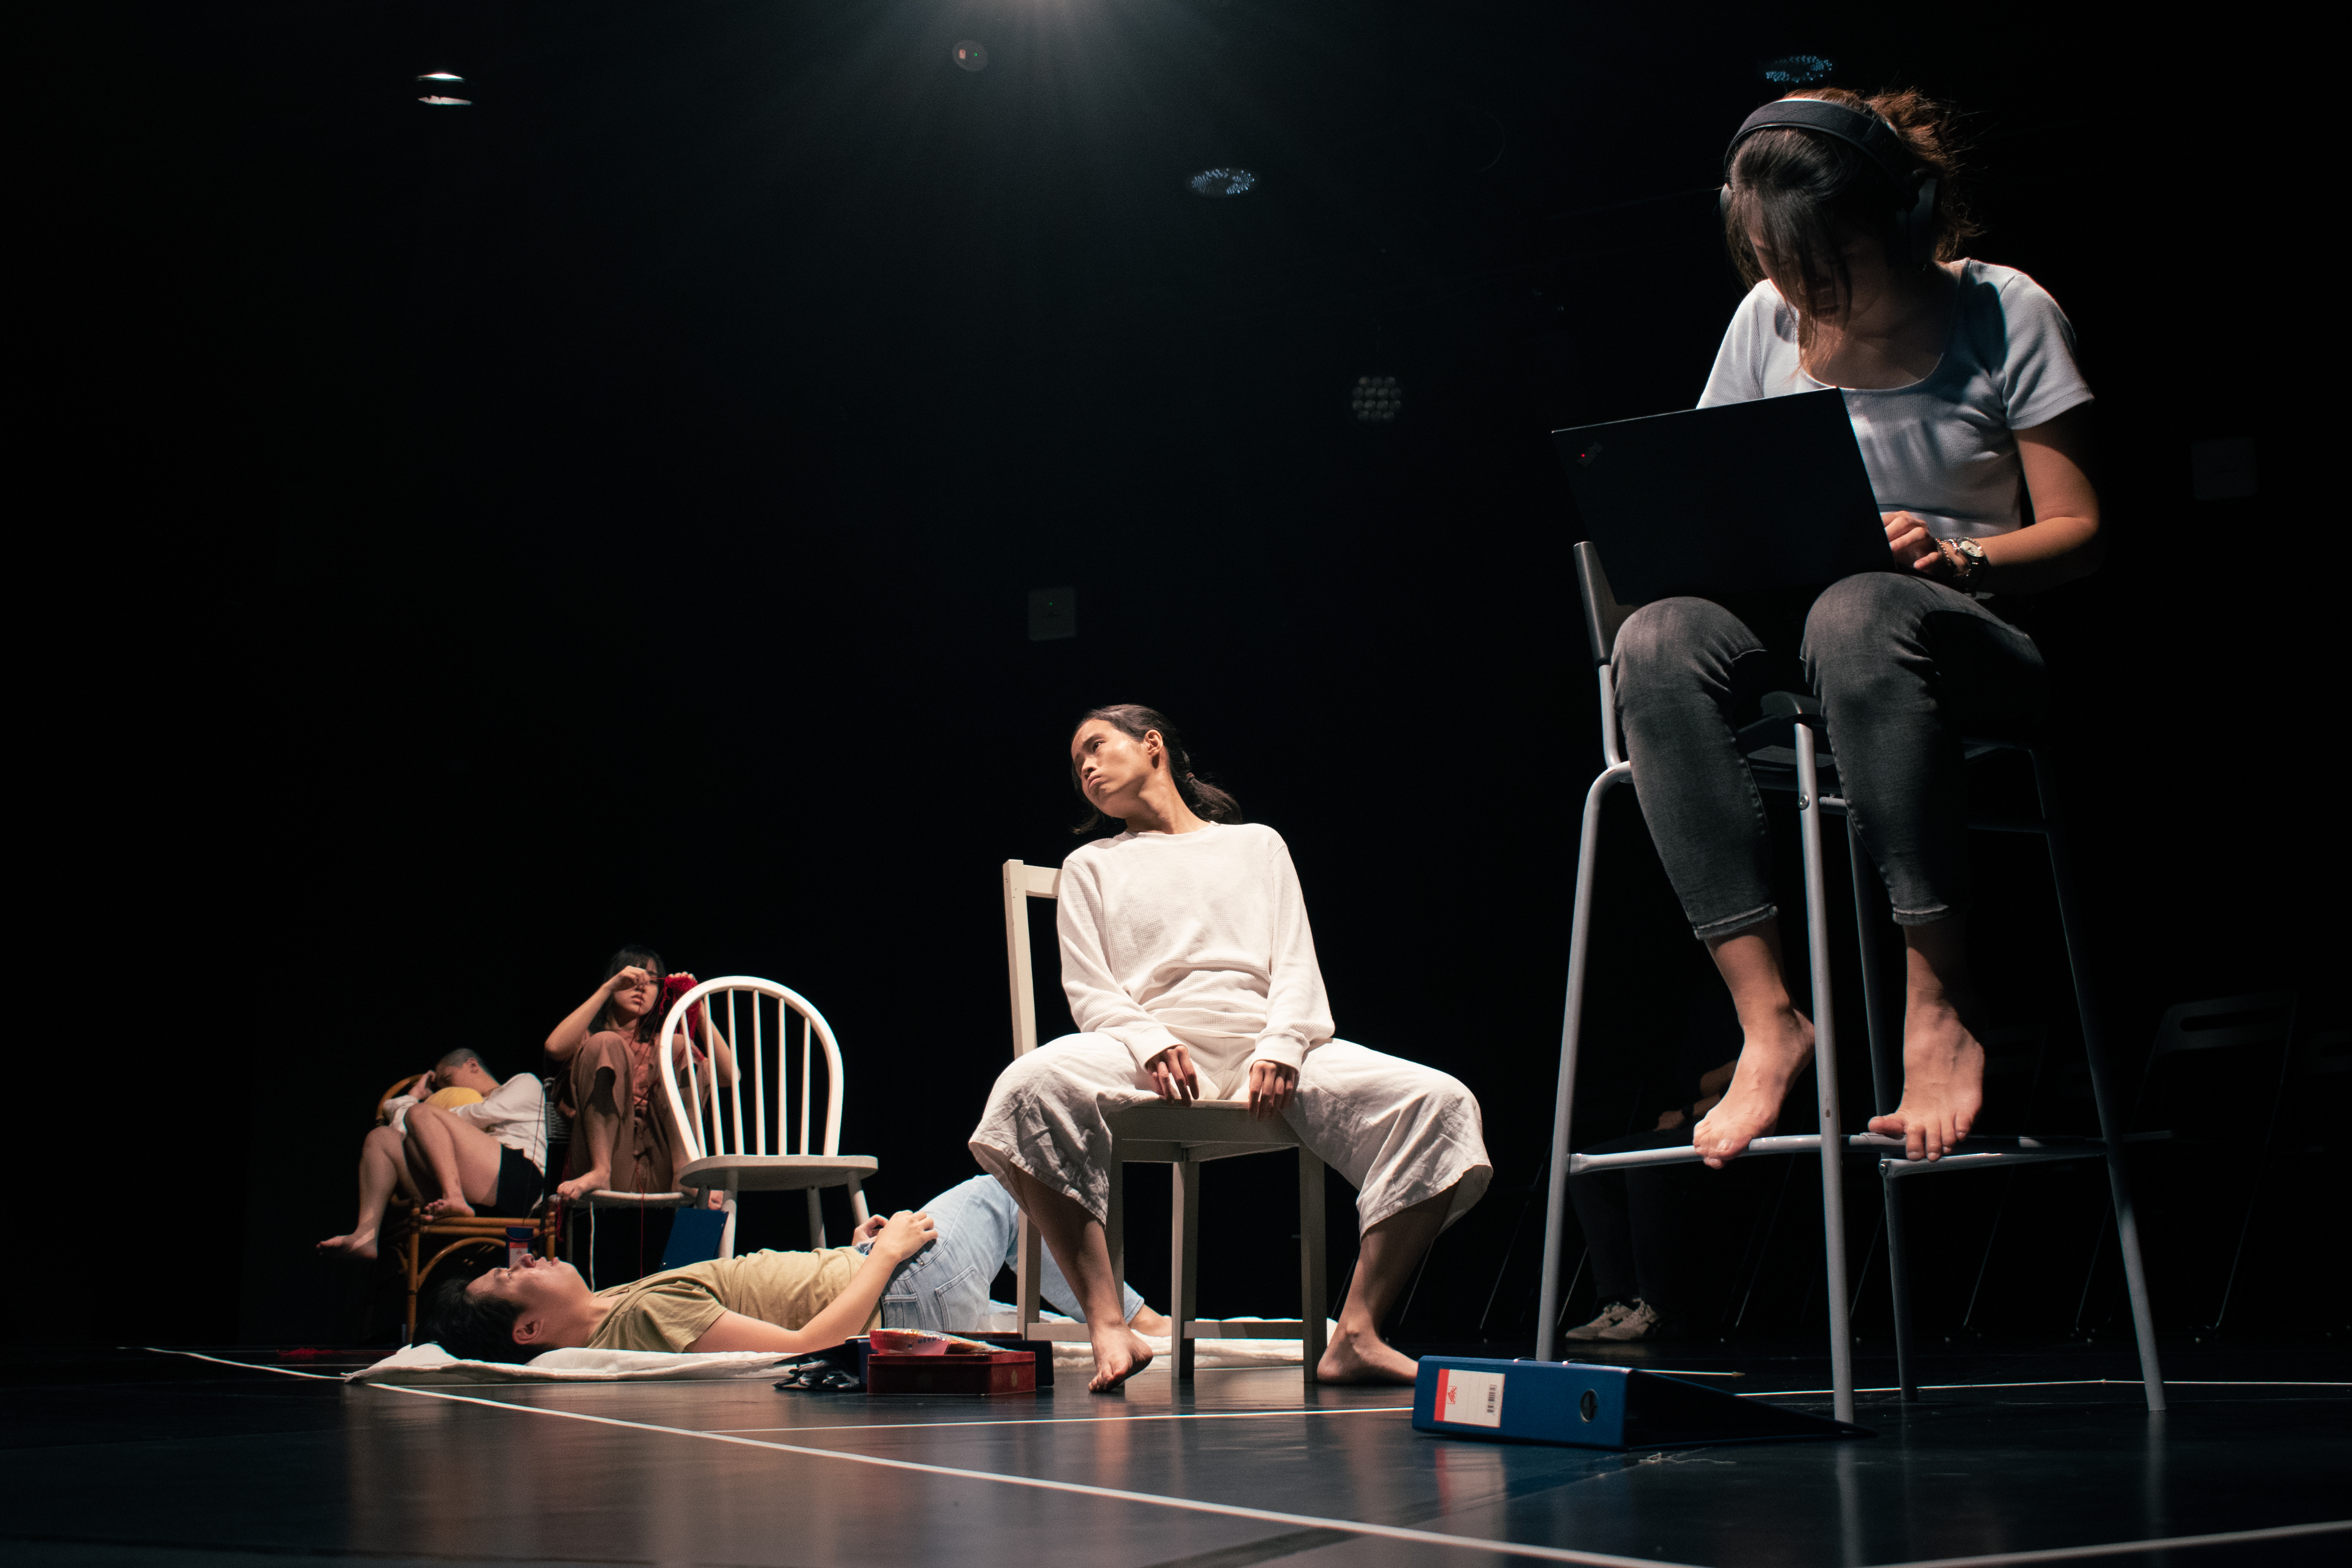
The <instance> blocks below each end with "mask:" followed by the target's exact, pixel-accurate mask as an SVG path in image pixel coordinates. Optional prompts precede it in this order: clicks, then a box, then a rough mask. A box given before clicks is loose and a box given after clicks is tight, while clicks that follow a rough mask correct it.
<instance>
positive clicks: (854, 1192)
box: [849, 1176, 874, 1225]
mask: <svg viewBox="0 0 2352 1568" xmlns="http://www.w3.org/2000/svg"><path fill="white" fill-rule="evenodd" d="M873 1217H874V1216H873V1215H871V1214H870V1213H868V1212H867V1211H866V1189H865V1188H864V1187H861V1186H859V1185H858V1184H857V1178H856V1177H855V1176H852V1177H850V1178H849V1218H850V1222H851V1223H852V1224H854V1225H864V1224H865V1223H866V1221H867V1220H869V1219H871V1218H873Z"/></svg>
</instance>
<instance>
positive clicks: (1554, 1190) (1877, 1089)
mask: <svg viewBox="0 0 2352 1568" xmlns="http://www.w3.org/2000/svg"><path fill="white" fill-rule="evenodd" d="M1575 555H1576V573H1577V585H1578V589H1579V591H1580V598H1581V601H1582V604H1583V608H1584V620H1585V631H1586V634H1587V637H1588V640H1589V644H1590V647H1591V655H1592V661H1593V664H1594V666H1595V667H1596V668H1597V669H1598V671H1599V675H1600V685H1601V754H1602V756H1603V758H1604V759H1605V763H1606V765H1605V766H1604V767H1603V768H1602V769H1601V773H1600V774H1599V775H1598V776H1597V777H1595V778H1594V779H1593V781H1592V784H1591V788H1590V789H1589V790H1588V791H1587V792H1586V794H1585V798H1584V820H1583V826H1582V831H1581V833H1580V837H1579V839H1578V846H1577V858H1576V896H1575V912H1574V916H1573V921H1572V924H1571V925H1570V936H1569V959H1568V1000H1567V1005H1566V1008H1565V1011H1564V1015H1563V1016H1562V1018H1561V1023H1560V1046H1559V1089H1558V1095H1557V1099H1556V1100H1555V1103H1554V1109H1553V1119H1552V1153H1551V1185H1550V1193H1549V1201H1548V1205H1547V1207H1546V1211H1545V1219H1544V1259H1543V1293H1542V1297H1541V1307H1540V1314H1541V1315H1540V1319H1539V1321H1538V1323H1537V1326H1536V1358H1537V1359H1538V1360H1539V1361H1550V1360H1552V1359H1554V1358H1555V1355H1556V1352H1557V1350H1558V1336H1559V1322H1558V1318H1559V1263H1560V1251H1561V1239H1562V1229H1563V1226H1564V1223H1565V1219H1566V1209H1567V1200H1568V1178H1569V1176H1570V1174H1572V1173H1577V1172H1581V1171H1591V1170H1612V1169H1622V1168H1624V1167H1628V1166H1634V1165H1663V1164H1675V1163H1687V1162H1694V1161H1696V1160H1697V1159H1698V1158H1699V1155H1698V1152H1697V1151H1696V1150H1695V1149H1692V1148H1689V1147H1684V1148H1680V1149H1659V1150H1633V1151H1628V1152H1624V1153H1615V1154H1598V1155H1590V1154H1572V1153H1571V1152H1570V1148H1569V1142H1570V1123H1571V1118H1572V1114H1573V1112H1574V1110H1575V1095H1576V1060H1577V1049H1578V1046H1579V1044H1580V1036H1581V1032H1582V1027H1583V1016H1584V994H1585V984H1586V961H1587V958H1588V955H1589V952H1590V947H1591V927H1592V887H1593V875H1594V868H1595V861H1596V859H1597V858H1598V851H1599V847H1600V827H1601V805H1602V804H1603V802H1604V801H1605V800H1606V798H1607V796H1608V795H1609V792H1610V791H1611V790H1612V789H1614V788H1615V787H1616V786H1617V785H1619V784H1624V783H1627V782H1628V781H1630V780H1631V779H1632V777H1633V763H1631V762H1629V761H1627V760H1626V755H1625V746H1624V742H1623V737H1622V734H1621V732H1620V731H1619V729H1618V724H1617V692H1616V674H1615V670H1614V669H1613V668H1612V664H1611V656H1612V653H1613V652H1614V651H1615V647H1616V642H1617V633H1618V630H1619V628H1620V627H1622V626H1623V625H1624V623H1625V621H1626V619H1627V617H1629V616H1631V615H1632V614H1633V610H1634V608H1635V607H1637V606H1631V605H1620V604H1619V603H1618V602H1617V601H1616V599H1615V597H1614V595H1612V594H1611V592H1610V589H1609V579H1608V577H1607V575H1606V574H1604V573H1603V571H1602V570H1601V556H1600V552H1598V551H1597V550H1596V549H1594V547H1593V546H1592V545H1591V543H1590V542H1586V543H1580V544H1579V545H1577V546H1576V551H1575ZM1776 699H1777V701H1776ZM1819 707H1820V705H1819V704H1818V703H1817V702H1815V701H1814V700H1812V699H1811V697H1810V696H1809V695H1801V694H1795V693H1773V694H1772V695H1771V696H1769V697H1767V698H1766V700H1765V712H1766V717H1765V718H1764V719H1762V720H1760V721H1758V722H1757V723H1753V724H1749V725H1747V726H1745V727H1744V728H1743V729H1742V730H1741V731H1740V732H1739V746H1740V750H1741V752H1742V754H1743V755H1746V756H1747V757H1748V758H1749V760H1750V765H1751V767H1753V766H1755V765H1756V763H1757V760H1758V753H1759V752H1765V751H1767V750H1768V749H1770V748H1774V747H1775V746H1776V745H1777V743H1778V742H1780V741H1782V740H1783V739H1784V738H1789V737H1792V738H1793V750H1794V756H1793V759H1792V760H1793V763H1794V774H1795V776H1794V779H1793V781H1781V780H1777V779H1774V778H1773V777H1771V775H1770V773H1768V772H1759V774H1758V780H1757V782H1758V784H1759V785H1760V786H1762V787H1765V788H1780V789H1786V788H1789V787H1790V786H1791V784H1793V787H1794V788H1795V790H1796V793H1797V817H1798V825H1799V829H1800V837H1801V842H1802V849H1803V858H1804V880H1805V946H1806V952H1807V955H1808V958H1809V959H1810V962H1811V979H1812V1005H1813V1082H1814V1086H1815V1089H1816V1092H1817V1099H1818V1106H1819V1128H1820V1130H1819V1131H1817V1132H1811V1133H1802V1134H1796V1135H1790V1136H1776V1137H1765V1138H1759V1139H1757V1140H1756V1141H1755V1142H1752V1143H1750V1144H1749V1145H1748V1152H1747V1153H1746V1154H1743V1155H1742V1156H1741V1158H1743V1159H1746V1158H1751V1157H1754V1156H1756V1155H1771V1154H1813V1155H1816V1156H1817V1157H1818V1158H1819V1159H1820V1161H1821V1166H1822V1227H1823V1242H1824V1245H1823V1247H1822V1252H1823V1258H1824V1263H1825V1268H1826V1271H1827V1274H1828V1287H1829V1289H1828V1295H1829V1312H1830V1368H1831V1383H1832V1388H1833V1390H1834V1400H1835V1408H1836V1412H1837V1416H1838V1419H1839V1420H1841V1421H1851V1420H1853V1332H1852V1329H1851V1326H1850V1312H1851V1301H1852V1298H1851V1297H1850V1295H1849V1294H1848V1291H1847V1286H1846V1237H1845V1193H1844V1186H1843V1172H1842V1169H1841V1160H1840V1157H1839V1156H1840V1155H1841V1153H1842V1152H1844V1151H1846V1150H1849V1149H1856V1150H1866V1151H1869V1152H1874V1153H1876V1154H1878V1155H1879V1160H1878V1173H1879V1179H1880V1188H1881V1192H1882V1194H1883V1196H1884V1200H1885V1215H1886V1237H1887V1274H1888V1279H1889V1284H1890V1287H1891V1289H1892V1291H1893V1294H1894V1303H1895V1364H1896V1373H1897V1381H1898V1382H1899V1383H1900V1384H1901V1385H1902V1392H1903V1397H1904V1398H1905V1399H1916V1398H1917V1397H1918V1396H1919V1395H1918V1384H1917V1380H1916V1373H1915V1371H1914V1369H1913V1365H1912V1362H1913V1357H1912V1344H1911V1312H1910V1291H1909V1279H1908V1271H1907V1259H1906V1247H1905V1238H1904V1233H1903V1221H1902V1206H1901V1202H1900V1194H1899V1189H1898V1188H1897V1187H1896V1185H1895V1183H1896V1181H1897V1179H1898V1178H1904V1177H1909V1176H1916V1175H1927V1174H1933V1173H1939V1172H1942V1173H1949V1172H1955V1171H1969V1170H1984V1169H1989V1168H1991V1167H1994V1166H2013V1165H2020V1164H2027V1163H2037V1162H2044V1161H2056V1160H2090V1159H2104V1160H2105V1162H2106V1166H2107V1182H2108V1193H2109V1196H2110V1198H2111V1200H2112V1202H2113V1204H2114V1207H2115V1215H2116V1230H2117V1234H2118V1237H2119V1238H2120V1242H2121V1249H2122V1253H2123V1259H2124V1276H2125V1283H2126V1289H2127V1290H2128V1292H2129V1294H2130V1298H2131V1310H2132V1326H2133V1329H2134V1331H2135V1332H2136V1334H2137V1340H2138V1345H2139V1362H2140V1374H2141V1379H2142V1381H2143V1383H2144V1384H2145V1385H2146V1389H2147V1407H2148V1409H2149V1410H2151V1411H2160V1410H2162V1409H2163V1408H2164V1407H2165V1398H2164V1383H2163V1377H2162V1373H2160V1371H2159V1370H2158V1363H2157V1348H2156V1327H2155V1321H2154V1319H2153V1316H2152V1314H2151V1312H2150V1310H2149V1306H2148V1297H2147V1275H2146V1272H2145V1270H2144V1269H2143V1268H2142V1267H2141V1261H2140V1247H2139V1230H2138V1226H2137V1221H2136V1219H2135V1217H2134V1213H2133V1209H2132V1202H2131V1192H2130V1186H2129V1183H2128V1180H2127V1178H2126V1173H2125V1171H2124V1161H2123V1146H2122V1143H2121V1135H2122V1131H2123V1121H2122V1117H2121V1113H2120V1106H2119V1105H2118V1103H2117V1101H2116V1097H2115V1094H2114V1091H2113V1089H2112V1087H2111V1086H2110V1084H2109V1081H2108V1079H2109V1074H2108V1071H2107V1062H2106V1052H2105V1040H2104V1037H2103V1034H2102V1031H2101V1028H2100V1022H2099V1016H2098V1011H2097V1008H2096V1005H2095V1001H2094V997H2093V993H2092V990H2091V987H2090V985H2089V983H2088V975H2087V973H2086V968H2085V965H2086V963H2087V960H2088V953H2087V951H2086V948H2085V945H2084V931H2083V925H2082V915H2081V910H2080V909H2079V907H2078V905H2079V900H2078V899H2077V897H2076V895H2075V891H2074V877H2073V864H2072V847H2071V845H2070V844H2069V843H2068V840H2067V838H2066V836H2065V832H2064V829H2063V823H2062V821H2061V818H2060V816H2059V814H2058V810H2057V801H2056V798H2055V795H2054V792H2053V788H2052V784H2051V777H2050V769H2049V763H2048V760H2047V759H2046V758H2045V757H2044V756H2043V755H2042V752H2041V751H2040V750H2039V749H2038V748H2036V747H2035V746H2034V745H2032V743H2030V742H2023V741H2018V740H2009V739H2001V740H1990V741H1976V740H1971V741H1969V742H1968V746H1967V750H1968V753H1969V756H1970V757H1971V758H1974V757H1976V756H1980V755H1984V754H1986V753H1988V752H1993V751H2021V752H2025V753H2026V755H2027V756H2028V757H2029V758H2030V759H2031V760H2032V763H2033V772H2034V783H2035V787H2036V793H2037V795H2038V796H2039V802H2040V805H2041V816H2039V817H2038V818H2033V819H2025V820H2018V819H1972V820H1971V821H1970V823H1969V826H1971V827H1976V828H1981V829H1985V830H1988V831H1991V832H2001V833H2032V834H2039V835H2041V836H2042V838H2043V840H2044V842H2045V843H2046V844H2047V845H2048V847H2049V850H2050V862H2051V872H2052V875H2053V879H2055V881H2056V884H2057V894H2058V918H2059V926H2060V929H2061V931H2062V932H2063V936H2064V940H2065V946H2066V961H2067V965H2068V969H2069V971H2070V973H2071V974H2072V976H2073V980H2074V1002H2075V1007H2076V1010H2077V1012H2078V1013H2079V1015H2080V1016H2081V1019H2082V1026H2083V1046H2084V1054H2085V1055H2086V1056H2087V1058H2089V1062H2090V1068H2091V1083H2092V1090H2093V1095H2094V1098H2095V1101H2096V1104H2097V1108H2098V1117H2099V1131H2100V1134H2101V1136H2100V1137H2098V1138H2095V1139H2087V1138H2063V1139H2061V1138H2025V1137H2017V1138H1995V1137H1970V1138H1968V1139H1966V1140H1964V1141H1963V1142H1962V1143H1961V1144H1960V1146H1959V1149H1958V1152H1954V1153H1949V1154H1947V1155H1945V1156H1944V1157H1943V1158H1942V1159H1941V1160H1937V1161H1927V1160H1918V1161H1913V1160H1906V1159H1905V1158H1903V1156H1902V1148H1903V1143H1902V1141H1901V1140H1900V1139H1894V1138H1885V1137H1879V1136H1876V1135H1874V1134H1871V1133H1867V1132H1865V1133H1861V1134H1856V1135H1853V1136H1844V1135H1842V1134H1841V1132H1840V1131H1839V1125H1838V1101H1837V1084H1838V1074H1837V1024H1836V1018H1835V1016H1834V1013H1835V1009H1834V1008H1833V1006H1832V1001H1831V994H1830V952H1829V912H1828V907H1827V900H1826V896H1825V894H1824V891H1823V887H1822V816H1823V815H1824V814H1828V813H1834V814H1835V815H1838V816H1845V817H1846V819H1847V820H1846V847H1847V853H1848V856H1849V857H1850V858H1851V860H1852V863H1853V884H1854V919H1855V922H1856V926H1857V928H1858V931H1859V932H1860V934H1861V937H1862V940H1863V942H1864V963H1863V965H1862V973H1863V1010H1864V1015H1865V1016H1866V1018H1867V1021H1868V1024H1869V1036H1870V1045H1871V1079H1872V1089H1873V1098H1874V1100H1876V1101H1877V1102H1878V1104H1879V1106H1880V1107H1881V1114H1884V1113H1885V1112H1886V1111H1889V1110H1893V1109H1894V1108H1895V1103H1896V1102H1897V1100H1898V1099H1899V1096H1900V1084H1901V1078H1900V1075H1899V1072H1897V1071H1896V1068H1897V1067H1898V1065H1899V1057H1898V1055H1897V1053H1896V1050H1895V1043H1894V1042H1893V1041H1890V1040H1888V1039H1887V1038H1886V1036H1885V1030H1884V1029H1883V1028H1882V1026H1881V1017H1880V1016H1881V1012H1882V1009H1881V1007H1880V1005H1879V997H1878V988H1879V984H1880V982H1879V977H1878V976H1877V974H1876V973H1875V970H1876V965H1875V964H1874V963H1872V962H1870V954H1871V952H1872V946H1871V942H1870V937H1871V935H1872V933H1873V932H1874V930H1875V926H1874V922H1873V921H1871V919H1870V916H1869V912H1868V909H1867V900H1866V896H1865V889H1867V888H1868V887H1869V886H1870V885H1871V884H1870V882H1869V879H1868V874H1867V873H1868V871H1869V868H1870V862H1869V858H1868V857H1867V856H1866V855H1865V854H1864V852H1863V848H1862V842H1861V839H1860V838H1859V837H1857V836H1856V834H1855V832H1854V828H1853V818H1852V816H1850V815H1849V814H1848V813H1847V811H1846V803H1845V802H1844V800H1843V799H1842V798H1839V797H1837V796H1833V795H1823V793H1822V775H1823V773H1824V771H1826V770H1831V769H1833V767H1834V762H1833V760H1832V759H1831V758H1830V757H1828V756H1826V755H1825V754H1823V753H1822V752H1821V751H1820V749H1819V741H1818V739H1817V736H1816V731H1817V730H1819V729H1820V728H1821V727H1822V720H1821V717H1820V712H1819ZM1769 765H1770V764H1769V761H1768V763H1767V766H1768V767H1769ZM1889 1151H1892V1152H1889Z"/></svg>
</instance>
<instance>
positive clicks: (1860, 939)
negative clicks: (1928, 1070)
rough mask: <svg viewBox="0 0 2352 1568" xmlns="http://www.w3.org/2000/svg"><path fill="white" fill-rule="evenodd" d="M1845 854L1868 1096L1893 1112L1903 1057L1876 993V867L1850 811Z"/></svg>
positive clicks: (1880, 978) (1879, 981) (1880, 976)
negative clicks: (1849, 866)
mask: <svg viewBox="0 0 2352 1568" xmlns="http://www.w3.org/2000/svg"><path fill="white" fill-rule="evenodd" d="M1845 851H1846V858H1847V859H1848V860H1849V861H1850V862H1851V863H1852V865H1853V934H1854V939H1855V942H1856V945H1857V946H1858V948H1859V949H1860V952H1861V957H1862V1021H1863V1023H1864V1025H1865V1026H1867V1027H1868V1031H1869V1036H1870V1098H1871V1102H1872V1103H1873V1104H1874V1105H1875V1106H1877V1108H1878V1114H1879V1115H1881V1116H1886V1115H1890V1114H1892V1113H1893V1111H1894V1110H1895V1106H1896V1105H1898V1104H1899V1103H1901V1101H1902V1099H1903V1059H1902V1053H1901V1051H1900V1050H1899V1049H1897V1042H1898V1038H1899V1037H1897V1036H1895V1033H1894V1031H1892V1030H1890V1029H1888V1028H1887V1026H1886V1017H1885V1013H1884V1011H1883V1008H1884V1007H1885V1001H1886V999H1885V997H1884V996H1882V995H1880V994H1879V992H1880V990H1881V988H1882V987H1883V985H1884V984H1885V978H1886V977H1885V974H1884V973H1881V971H1880V969H1879V963H1878V947H1879V943H1878V938H1879V932H1880V921H1879V918H1878V900H1876V899H1874V898H1872V897H1871V896H1870V893H1871V889H1872V888H1873V887H1874V883H1873V882H1872V880H1871V879H1872V876H1873V875H1874V872H1875V871H1876V869H1877V868H1875V867H1874V866H1873V865H1872V864H1871V863H1870V857H1869V856H1867V855H1865V854H1864V853H1863V849H1862V835H1861V834H1859V833H1857V832H1855V831H1854V826H1853V812H1852V811H1850V810H1849V811H1848V812H1847V813H1846V819H1845Z"/></svg>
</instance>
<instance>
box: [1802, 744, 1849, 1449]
mask: <svg viewBox="0 0 2352 1568" xmlns="http://www.w3.org/2000/svg"><path fill="white" fill-rule="evenodd" d="M1797 788H1798V791H1799V794H1798V796H1797V820H1798V824H1799V826H1801V828H1802V830H1803V832H1802V838H1803V841H1804V851H1805V947H1806V949H1807V951H1808V952H1809V954H1810V956H1811V960H1812V982H1813V998H1812V999H1813V1079H1814V1083H1815V1086H1816V1087H1817V1088H1818V1089H1820V1091H1821V1133H1822V1258H1823V1261H1824V1262H1825V1264H1826V1265H1827V1268H1828V1272H1829V1279H1828V1287H1829V1298H1830V1302H1829V1305H1830V1387H1831V1388H1832V1390H1833V1391H1834V1404H1835V1408H1836V1411H1837V1418H1838V1419H1839V1420H1841V1421H1851V1420H1853V1327H1852V1322H1851V1318H1850V1312H1849V1298H1848V1296H1847V1294H1846V1258H1845V1159H1844V1156H1845V1140H1844V1139H1843V1137H1841V1136H1840V1135H1839V1130H1838V1077H1837V1026H1836V1023H1835V1020H1834V1016H1833V1015H1834V1012H1835V1009H1834V1008H1833V1007H1832V1005H1831V996H1830V921H1829V910H1828V909H1827V908H1826V903H1827V900H1826V896H1825V895H1824V893H1823V892H1822V798H1821V781H1820V779H1819V777H1818V775H1817V773H1816V772H1815V768H1814V762H1813V732H1812V731H1811V729H1810V728H1808V727H1807V726H1805V725H1803V724H1800V725H1798V726H1797Z"/></svg>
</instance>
